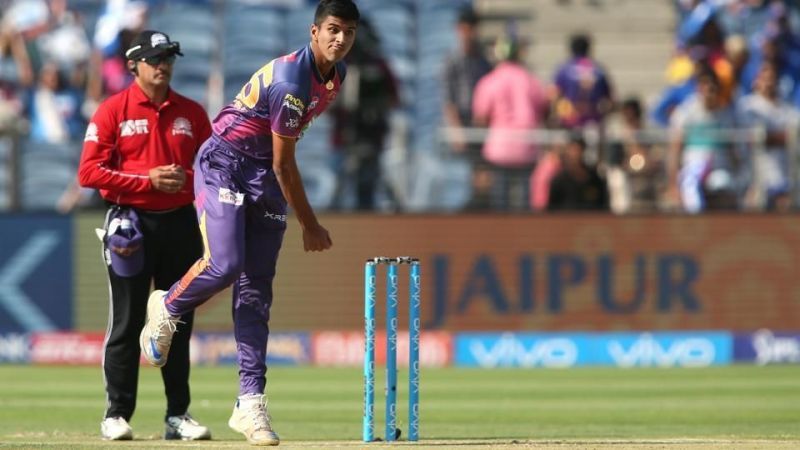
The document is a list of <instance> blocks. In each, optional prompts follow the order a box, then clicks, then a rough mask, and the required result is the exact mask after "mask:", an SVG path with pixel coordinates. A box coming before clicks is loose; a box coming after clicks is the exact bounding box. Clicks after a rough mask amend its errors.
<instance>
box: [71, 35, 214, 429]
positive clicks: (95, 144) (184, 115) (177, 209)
mask: <svg viewBox="0 0 800 450" xmlns="http://www.w3.org/2000/svg"><path fill="white" fill-rule="evenodd" d="M178 55H180V56H183V55H182V54H181V52H180V45H179V43H177V42H173V41H170V39H169V37H168V36H167V35H166V34H164V33H161V32H157V31H142V32H141V33H140V34H139V35H138V36H136V37H135V38H134V40H133V42H132V43H131V47H130V48H129V49H128V50H127V52H126V53H125V56H126V58H127V60H128V61H127V64H128V70H130V71H131V73H133V75H134V82H133V83H131V85H130V86H129V87H128V88H127V89H125V90H123V91H122V92H120V93H118V94H115V95H113V96H111V97H109V98H108V99H107V100H105V101H104V102H103V103H102V104H101V105H100V106H99V107H98V109H97V111H96V112H95V114H94V117H92V120H91V122H90V123H89V126H88V128H87V130H86V136H85V138H84V144H83V153H82V155H81V162H80V166H79V169H78V180H79V182H80V184H81V186H84V187H90V188H95V189H98V190H99V191H100V195H101V196H102V197H103V199H104V200H105V201H106V203H107V204H108V212H107V213H106V217H105V222H104V225H103V230H97V233H98V236H100V237H101V239H102V241H103V257H104V260H105V263H106V265H107V266H108V282H109V285H110V295H111V299H110V303H109V305H110V308H111V311H110V313H109V323H108V329H107V331H106V337H105V345H104V352H105V353H104V357H103V372H104V378H105V389H106V411H105V416H104V419H103V421H102V423H101V425H100V430H101V434H102V437H103V439H108V440H121V439H132V438H133V431H132V430H131V427H130V425H129V424H128V422H129V421H130V420H131V417H132V416H133V412H134V410H135V408H136V391H137V385H138V379H139V355H140V349H139V340H138V339H139V333H140V332H141V330H142V327H143V326H144V320H145V309H146V306H147V298H148V296H149V293H150V285H151V282H152V283H153V286H154V287H155V289H169V287H170V286H171V285H172V284H173V283H174V282H176V281H177V280H178V279H179V278H180V277H181V276H182V275H183V274H184V273H186V271H187V270H188V269H189V267H190V266H191V265H192V264H193V263H194V262H195V261H196V260H197V259H198V258H200V257H201V256H202V249H203V247H202V245H203V244H202V239H201V236H200V231H199V228H198V223H197V218H196V215H195V210H194V207H193V205H192V201H193V200H194V196H193V183H192V180H193V173H192V164H193V162H194V157H195V154H196V153H197V151H198V149H199V148H200V145H201V144H202V143H203V142H204V141H205V140H206V139H207V138H208V137H209V136H210V135H211V125H210V123H209V121H208V116H207V114H206V112H205V111H204V110H203V107H202V106H200V105H199V104H197V103H196V102H194V101H192V100H190V99H188V98H186V97H183V96H181V95H179V94H178V93H176V92H175V91H173V90H172V89H170V85H169V83H170V79H171V77H172V69H173V65H174V63H175V59H176V56H178ZM193 319H194V315H193V313H188V314H185V315H184V316H183V317H181V323H179V324H178V326H177V331H178V332H177V333H176V334H175V338H174V341H173V345H172V351H171V353H170V358H169V363H167V364H166V365H165V366H164V367H163V368H162V369H161V377H162V378H163V380H164V390H165V392H166V396H167V411H166V416H165V429H166V432H165V435H164V438H165V439H184V440H195V439H210V438H211V432H210V431H209V430H208V428H206V427H205V426H202V425H200V424H199V423H197V421H195V420H194V419H192V417H191V416H190V415H189V413H188V411H187V410H188V408H189V402H190V394H189V366H190V363H189V338H190V336H191V332H192V322H193Z"/></svg>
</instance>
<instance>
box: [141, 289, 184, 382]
mask: <svg viewBox="0 0 800 450" xmlns="http://www.w3.org/2000/svg"><path fill="white" fill-rule="evenodd" d="M166 294H167V293H166V291H158V290H157V291H153V293H152V294H150V298H148V299H147V320H146V321H145V323H144V328H142V334H140V335H139V346H141V347H142V354H143V355H144V359H146V360H147V362H149V363H150V364H152V365H154V366H156V367H162V366H164V364H166V363H167V354H169V346H170V345H171V344H172V335H173V334H174V333H175V330H176V329H177V327H178V324H179V323H181V322H180V320H178V319H179V318H178V317H173V316H171V315H169V312H167V305H166V304H165V303H164V296H165V295H166Z"/></svg>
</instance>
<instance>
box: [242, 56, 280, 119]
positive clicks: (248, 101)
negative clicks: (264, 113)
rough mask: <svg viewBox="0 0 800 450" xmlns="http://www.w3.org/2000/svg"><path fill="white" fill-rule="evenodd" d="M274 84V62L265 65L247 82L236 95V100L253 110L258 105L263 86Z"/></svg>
mask: <svg viewBox="0 0 800 450" xmlns="http://www.w3.org/2000/svg"><path fill="white" fill-rule="evenodd" d="M271 82H272V62H269V63H268V64H266V65H264V66H263V67H261V68H260V69H258V71H257V72H256V73H254V74H253V76H252V77H250V81H248V82H247V84H245V85H244V86H243V87H242V90H241V91H239V94H237V95H236V100H239V102H241V103H242V104H243V105H244V106H246V107H248V108H250V109H253V108H255V106H256V104H257V103H258V97H259V95H261V88H262V86H267V85H269V84H270V83H271Z"/></svg>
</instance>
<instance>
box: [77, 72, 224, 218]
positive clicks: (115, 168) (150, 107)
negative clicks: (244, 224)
mask: <svg viewBox="0 0 800 450" xmlns="http://www.w3.org/2000/svg"><path fill="white" fill-rule="evenodd" d="M210 135H211V125H210V123H209V121H208V115H207V114H206V112H205V110H204V109H203V107H202V106H200V105H199V104H198V103H197V102H194V101H192V100H190V99H188V98H186V97H184V96H182V95H180V94H178V93H176V92H175V91H173V90H172V89H171V88H170V90H169V94H167V100H166V101H165V102H164V103H162V104H161V105H155V104H153V103H151V102H150V100H149V99H148V98H147V96H146V95H145V94H144V92H142V89H141V88H140V87H139V85H138V84H136V83H131V85H130V86H129V87H128V88H127V89H125V90H124V91H122V92H119V93H117V94H115V95H113V96H111V97H109V98H108V99H106V100H105V101H104V102H103V103H102V104H100V107H99V108H97V111H96V112H95V114H94V117H92V121H91V122H90V123H89V126H88V127H87V129H86V136H85V137H84V139H83V154H82V155H81V163H80V166H79V167H78V181H79V182H80V184H81V186H85V187H91V188H95V189H99V190H100V195H101V196H102V197H103V198H104V199H105V200H107V201H109V202H111V203H115V204H118V205H129V206H134V207H136V208H140V209H145V210H151V211H159V210H167V209H173V208H177V207H180V206H184V205H187V204H189V203H191V202H192V201H193V200H194V194H193V187H194V182H193V179H194V172H193V170H192V164H193V163H194V157H195V154H196V153H197V151H198V149H199V148H200V145H202V144H203V142H205V140H206V139H208V137H209V136H210ZM169 164H177V165H180V166H181V167H183V168H184V170H186V184H184V186H183V189H181V191H180V192H177V193H175V194H167V193H164V192H161V191H157V190H156V189H155V188H153V186H152V185H151V183H150V175H149V171H150V169H152V168H153V167H156V166H164V165H169Z"/></svg>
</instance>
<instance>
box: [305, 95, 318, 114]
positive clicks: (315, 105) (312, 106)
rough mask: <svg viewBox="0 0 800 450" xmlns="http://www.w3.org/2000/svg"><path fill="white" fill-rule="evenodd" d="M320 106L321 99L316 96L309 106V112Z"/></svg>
mask: <svg viewBox="0 0 800 450" xmlns="http://www.w3.org/2000/svg"><path fill="white" fill-rule="evenodd" d="M318 104H319V97H317V96H316V95H315V96H313V97H311V103H309V104H308V110H307V111H311V110H312V109H314V108H316V107H317V105H318Z"/></svg>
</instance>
